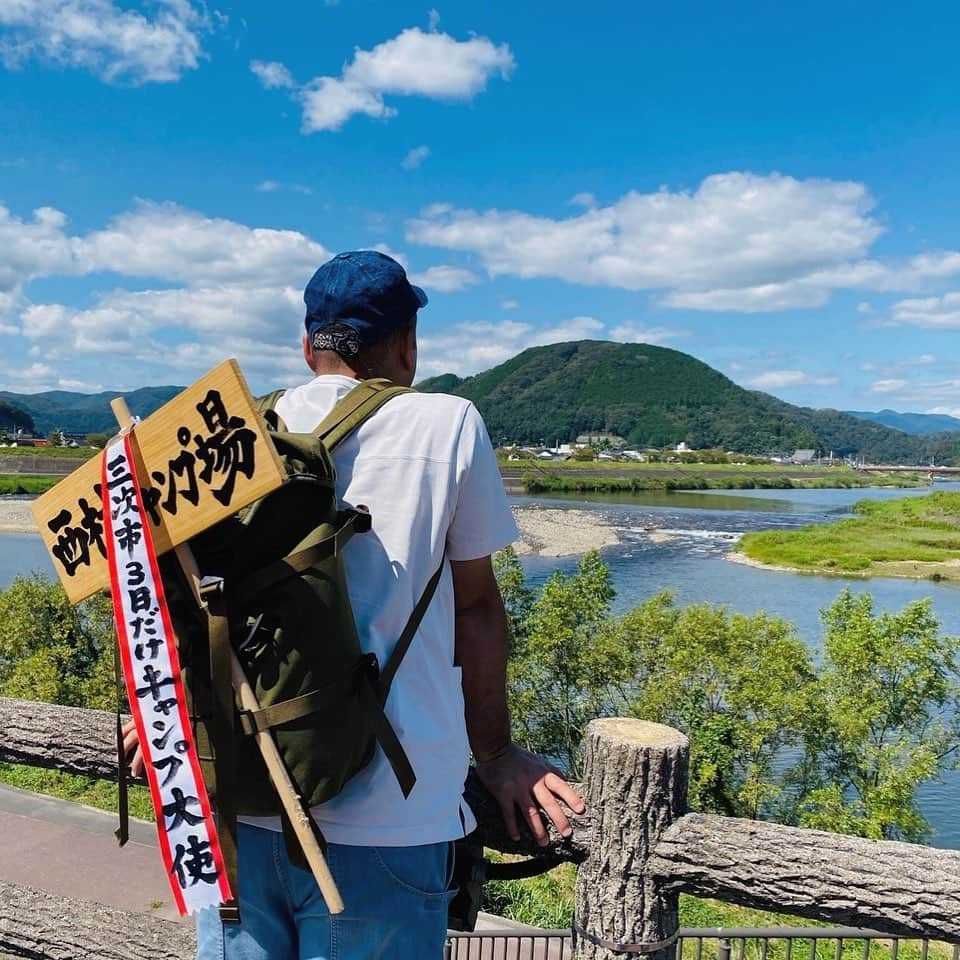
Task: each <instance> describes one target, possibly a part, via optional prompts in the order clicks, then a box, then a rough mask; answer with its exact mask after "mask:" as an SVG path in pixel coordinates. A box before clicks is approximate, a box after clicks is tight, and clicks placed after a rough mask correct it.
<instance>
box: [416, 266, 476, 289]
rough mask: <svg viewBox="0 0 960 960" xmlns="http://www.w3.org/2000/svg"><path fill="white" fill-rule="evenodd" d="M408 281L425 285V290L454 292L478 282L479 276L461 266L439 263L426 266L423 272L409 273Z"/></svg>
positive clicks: (421, 285)
mask: <svg viewBox="0 0 960 960" xmlns="http://www.w3.org/2000/svg"><path fill="white" fill-rule="evenodd" d="M410 282H411V283H415V284H417V286H420V287H426V288H427V290H437V291H439V292H440V293H455V292H456V291H457V290H463V289H464V288H465V287H469V286H472V285H473V284H475V283H479V282H480V278H479V277H478V276H477V275H476V274H475V273H473V272H472V271H471V270H466V269H464V268H463V267H452V266H448V265H447V264H439V265H437V266H435V267H427V269H426V270H424V271H423V273H413V274H411V275H410Z"/></svg>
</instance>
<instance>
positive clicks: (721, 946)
mask: <svg viewBox="0 0 960 960" xmlns="http://www.w3.org/2000/svg"><path fill="white" fill-rule="evenodd" d="M877 941H880V942H881V944H882V946H880V944H877ZM931 946H932V947H933V951H932V953H933V956H934V957H935V958H941V960H960V944H957V945H952V946H948V945H947V944H941V943H937V942H932V941H929V940H921V939H905V938H899V937H891V936H890V935H889V934H886V933H877V932H876V931H873V930H860V929H857V928H855V927H729V928H726V927H721V928H688V927H684V928H682V929H681V930H680V938H679V940H678V942H677V951H676V960H880V958H881V956H883V957H884V958H885V960H898V958H899V960H903V958H902V957H901V952H902V951H904V950H905V949H907V948H909V949H910V954H909V956H910V957H911V958H914V957H915V958H917V960H930V955H931ZM871 954H872V956H871ZM572 956H573V936H572V934H571V933H570V931H569V930H536V931H531V930H516V929H514V930H482V931H477V932H475V933H455V934H454V933H451V935H450V939H449V940H448V941H447V946H446V950H445V952H444V960H570V958H571V957H572Z"/></svg>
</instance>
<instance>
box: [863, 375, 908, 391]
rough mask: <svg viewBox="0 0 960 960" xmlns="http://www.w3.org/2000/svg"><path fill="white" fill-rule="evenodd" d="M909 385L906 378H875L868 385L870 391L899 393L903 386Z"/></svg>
mask: <svg viewBox="0 0 960 960" xmlns="http://www.w3.org/2000/svg"><path fill="white" fill-rule="evenodd" d="M908 385H909V381H908V380H901V379H899V378H897V379H890V380H875V381H874V382H873V383H872V384H871V385H870V392H871V393H899V392H900V391H901V390H903V388H904V387H906V386H908Z"/></svg>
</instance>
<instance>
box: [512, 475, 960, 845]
mask: <svg viewBox="0 0 960 960" xmlns="http://www.w3.org/2000/svg"><path fill="white" fill-rule="evenodd" d="M936 489H937V490H945V491H946V490H952V491H954V492H960V483H943V484H940V483H938V484H937V485H936ZM929 492H930V491H929V489H911V490H896V489H880V488H877V489H861V490H756V491H746V492H744V491H737V492H735V493H727V492H726V491H710V492H703V493H647V494H644V493H640V494H635V495H634V494H631V495H622V496H619V495H613V496H611V495H604V496H602V497H600V496H596V497H595V496H592V495H589V494H588V495H584V494H576V495H569V496H567V495H564V496H561V497H552V498H549V499H547V498H543V497H513V498H511V500H512V502H513V503H515V504H518V505H526V504H536V505H542V506H551V507H564V506H567V507H575V508H576V509H578V510H592V511H596V513H597V514H598V516H599V517H601V518H602V519H603V520H604V521H605V522H607V523H609V524H611V525H612V526H613V527H614V529H616V531H617V533H618V535H619V537H620V541H621V542H620V545H619V546H616V547H609V548H607V549H606V550H604V551H603V557H604V559H605V560H606V562H607V563H608V564H609V566H610V572H611V577H612V580H613V585H614V587H615V589H616V591H617V596H616V600H615V601H614V608H615V610H616V611H617V612H622V611H624V610H627V609H629V608H630V607H632V606H635V605H636V604H637V603H639V602H641V601H642V600H644V599H646V598H647V597H649V596H651V595H652V594H654V593H656V592H657V591H658V590H670V591H672V592H674V593H675V594H676V595H677V599H678V601H679V602H680V603H695V602H699V601H708V602H710V603H723V604H728V605H729V606H730V607H731V608H732V609H735V610H739V611H741V612H743V613H751V612H755V611H758V610H765V611H766V612H767V613H769V614H774V615H777V616H780V617H784V618H785V619H787V620H790V621H791V622H793V623H794V624H795V625H796V627H797V631H798V633H799V634H800V636H801V637H803V638H804V639H805V640H806V641H807V642H808V643H809V644H810V645H811V646H812V647H814V648H816V647H817V646H818V645H819V637H820V633H821V630H820V621H819V611H820V610H821V609H822V608H824V607H826V606H829V605H830V604H831V603H832V602H833V600H834V599H836V597H837V595H838V594H839V593H840V592H841V591H842V590H844V589H845V588H848V587H849V588H850V589H851V590H853V591H854V592H857V593H861V592H869V593H871V594H873V597H874V599H875V601H876V604H877V607H878V608H879V609H882V610H891V611H892V610H898V609H900V608H901V607H903V606H905V605H906V604H907V603H909V602H910V601H912V600H920V599H923V598H925V597H931V598H932V599H933V609H934V612H935V613H936V615H937V617H938V619H939V620H940V622H941V623H942V625H943V629H944V630H945V631H947V632H949V633H951V634H957V633H960V586H957V585H952V584H947V583H933V582H931V581H928V580H906V579H902V580H901V579H894V578H891V577H882V578H881V577H874V578H872V579H869V580H864V579H858V578H839V577H819V576H806V575H799V574H792V573H786V572H780V571H772V570H761V569H756V568H754V567H748V566H744V565H743V564H740V563H732V562H731V561H730V560H727V559H725V555H726V554H727V553H728V552H729V551H730V550H732V549H733V546H734V544H735V543H736V540H737V537H738V535H739V534H741V533H745V532H747V531H750V530H758V529H766V528H773V527H777V528H790V527H798V526H803V525H805V524H808V523H825V522H828V521H832V520H836V519H839V518H840V517H843V516H845V515H847V514H848V513H849V511H850V508H851V506H852V505H853V504H854V503H856V502H857V501H858V500H862V499H866V498H869V499H878V500H880V499H882V500H887V499H894V498H898V497H904V496H921V495H924V494H927V493H929ZM651 535H652V536H651ZM522 562H523V566H524V568H525V570H526V571H527V575H528V577H529V578H530V579H531V580H532V581H534V582H537V583H540V582H542V581H543V580H545V579H546V578H547V577H548V576H549V575H550V574H551V573H552V572H553V571H554V570H564V571H572V570H573V569H574V568H575V567H576V565H577V558H575V557H567V558H561V559H556V558H549V559H548V558H542V557H524V558H523V561H522ZM920 798H921V809H922V811H923V813H924V815H925V816H926V817H927V819H928V820H929V821H930V823H931V824H932V825H933V827H934V828H935V830H936V834H935V835H934V837H933V838H932V839H931V843H933V844H935V845H937V846H941V847H949V848H951V849H960V804H958V802H957V801H958V798H960V773H950V774H948V775H947V777H946V778H945V780H944V782H942V783H931V784H927V785H925V786H924V787H922V788H921V791H920Z"/></svg>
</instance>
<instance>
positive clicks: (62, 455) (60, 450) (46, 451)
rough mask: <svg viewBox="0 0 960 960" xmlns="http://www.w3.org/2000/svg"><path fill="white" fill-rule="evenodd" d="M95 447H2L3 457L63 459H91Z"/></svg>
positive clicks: (0, 448) (0, 453)
mask: <svg viewBox="0 0 960 960" xmlns="http://www.w3.org/2000/svg"><path fill="white" fill-rule="evenodd" d="M98 452H99V451H97V450H94V449H93V447H0V456H2V457H55V458H57V459H61V460H89V459H90V457H92V456H93V455H94V454H95V453H98Z"/></svg>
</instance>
